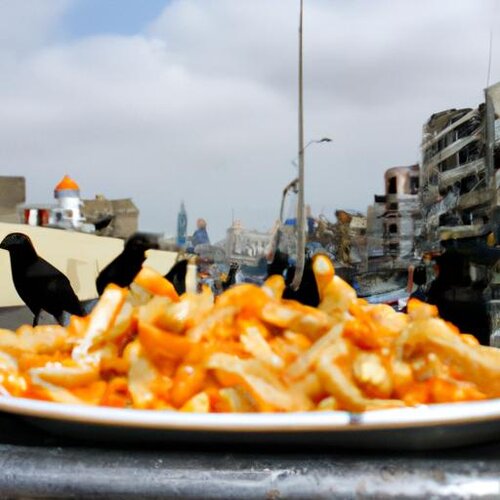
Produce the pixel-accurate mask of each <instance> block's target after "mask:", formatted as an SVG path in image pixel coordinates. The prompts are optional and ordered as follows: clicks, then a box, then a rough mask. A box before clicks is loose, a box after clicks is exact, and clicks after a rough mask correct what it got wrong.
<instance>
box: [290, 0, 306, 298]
mask: <svg viewBox="0 0 500 500" xmlns="http://www.w3.org/2000/svg"><path fill="white" fill-rule="evenodd" d="M303 10H304V9H303V0H300V18H299V176H298V179H299V186H298V187H299V191H298V200H297V262H296V266H295V274H294V276H293V281H292V285H291V286H292V289H293V290H297V289H298V288H299V286H300V283H301V281H302V276H303V274H304V262H305V247H306V239H305V235H306V233H305V224H304V222H305V207H304V149H305V148H304V106H303V92H302V81H303V78H302V20H303Z"/></svg>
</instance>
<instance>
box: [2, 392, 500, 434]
mask: <svg viewBox="0 0 500 500" xmlns="http://www.w3.org/2000/svg"><path fill="white" fill-rule="evenodd" d="M0 411H3V412H7V413H10V414H14V415H19V416H24V417H31V418H37V419H45V420H52V421H60V422H69V423H79V424H85V425H98V426H103V427H110V426H112V427H128V428H135V429H152V430H164V431H168V430H171V431H190V432H193V431H200V432H207V431H209V432H222V433H228V434H229V433H234V432H247V433H252V432H253V433H256V432H273V433H284V432H297V431H299V432H339V431H343V432H345V431H363V430H396V429H406V428H415V427H432V426H443V425H446V426H449V425H463V424H474V423H481V422H491V421H499V422H500V398H497V399H491V400H486V401H474V402H465V403H443V404H432V405H421V406H418V407H409V408H393V409H384V410H372V411H368V412H363V413H350V412H347V411H316V412H294V413H187V412H179V411H169V410H137V409H122V408H112V407H103V406H90V405H72V404H65V403H56V402H52V401H41V400H35V399H28V398H18V397H10V396H2V397H0Z"/></svg>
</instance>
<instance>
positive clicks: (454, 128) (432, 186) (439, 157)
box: [418, 104, 492, 252]
mask: <svg viewBox="0 0 500 500" xmlns="http://www.w3.org/2000/svg"><path fill="white" fill-rule="evenodd" d="M485 132H486V121H485V106H484V104H481V105H480V106H479V107H478V108H475V109H472V108H463V109H449V110H446V111H442V112H439V113H435V114H433V115H432V116H431V117H430V118H429V120H428V121H427V122H426V123H425V125H424V127H423V139H422V168H421V191H420V196H421V204H422V217H423V220H424V224H423V225H422V232H421V234H420V237H419V243H418V244H419V247H420V249H421V251H422V252H427V251H431V252H439V251H440V249H441V243H440V242H442V241H443V240H446V239H461V238H470V237H477V236H481V235H483V234H484V233H485V232H487V231H488V225H487V223H488V220H489V216H490V212H491V205H492V193H491V189H490V181H491V176H492V172H491V171H488V169H487V168H486V156H485V152H486V149H485V145H486V141H485Z"/></svg>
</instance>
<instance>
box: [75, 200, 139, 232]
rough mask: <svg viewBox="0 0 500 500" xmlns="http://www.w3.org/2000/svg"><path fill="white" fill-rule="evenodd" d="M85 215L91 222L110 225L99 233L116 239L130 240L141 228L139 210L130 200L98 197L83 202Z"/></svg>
mask: <svg viewBox="0 0 500 500" xmlns="http://www.w3.org/2000/svg"><path fill="white" fill-rule="evenodd" d="M82 210H83V214H84V216H85V218H86V220H88V221H89V222H92V223H95V224H98V223H99V221H107V220H109V219H110V222H109V224H107V225H106V227H104V228H102V229H101V230H100V231H99V233H100V234H102V235H105V236H113V237H115V238H124V239H126V238H128V237H129V236H131V235H132V234H134V233H135V232H136V231H137V230H138V227H139V209H138V208H137V206H136V205H135V204H134V202H133V201H132V200H131V199H130V198H123V199H117V200H109V199H107V198H106V197H105V196H103V195H96V197H95V198H94V199H93V200H83V209H82Z"/></svg>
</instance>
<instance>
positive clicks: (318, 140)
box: [292, 137, 332, 167]
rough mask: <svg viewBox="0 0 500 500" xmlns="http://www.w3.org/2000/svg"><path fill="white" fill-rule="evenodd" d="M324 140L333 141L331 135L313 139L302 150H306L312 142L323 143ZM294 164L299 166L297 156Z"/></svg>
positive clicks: (293, 161)
mask: <svg viewBox="0 0 500 500" xmlns="http://www.w3.org/2000/svg"><path fill="white" fill-rule="evenodd" d="M323 142H332V140H331V139H330V138H329V137H322V138H321V139H311V140H310V141H309V142H308V143H307V144H306V145H305V146H304V149H303V150H302V151H305V150H306V149H307V148H308V147H309V146H310V145H311V144H321V143H323ZM292 165H293V166H294V167H298V165H297V158H295V159H293V160H292Z"/></svg>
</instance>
